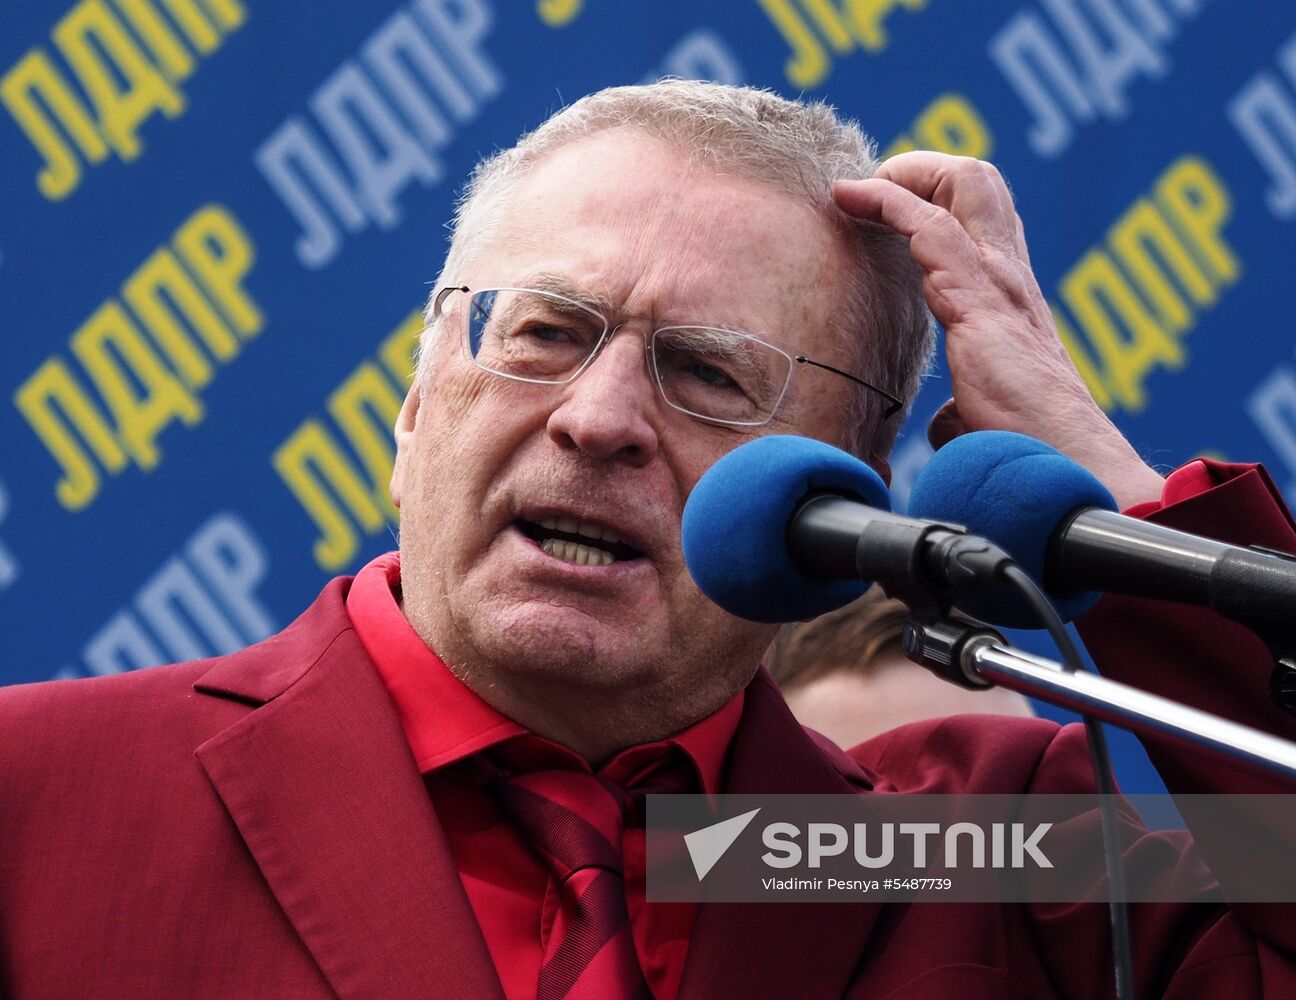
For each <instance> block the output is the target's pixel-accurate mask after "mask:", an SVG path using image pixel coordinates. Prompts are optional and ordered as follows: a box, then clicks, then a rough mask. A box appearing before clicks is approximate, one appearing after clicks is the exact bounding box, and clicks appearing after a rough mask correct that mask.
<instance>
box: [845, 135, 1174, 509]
mask: <svg viewBox="0 0 1296 1000" xmlns="http://www.w3.org/2000/svg"><path fill="white" fill-rule="evenodd" d="M834 196H835V198H836V201H837V204H838V206H839V207H840V208H841V209H842V210H843V211H844V212H846V213H847V214H849V215H851V216H853V217H855V218H858V219H863V220H867V221H870V222H876V223H880V224H882V225H885V226H888V227H890V228H891V229H894V230H896V231H897V232H899V233H901V234H903V235H904V236H907V237H908V238H909V247H910V253H911V255H912V256H913V259H914V260H915V261H916V262H917V263H918V265H919V266H920V267H921V268H922V269H923V273H924V281H923V290H924V294H925V295H926V298H927V304H928V306H929V307H930V308H931V311H932V313H933V315H935V317H936V319H937V320H938V321H939V322H940V324H941V326H943V327H944V328H945V349H946V353H947V356H948V360H949V371H950V378H951V381H952V383H953V389H954V398H953V399H952V400H950V401H949V402H947V403H946V404H945V405H944V406H942V407H941V408H940V410H939V411H938V412H937V413H936V414H935V416H934V417H933V418H932V422H931V425H930V427H929V429H928V436H929V437H930V438H931V441H932V444H933V446H935V447H940V445H942V444H944V443H945V442H946V441H948V440H950V439H951V438H954V437H957V436H958V435H959V434H962V433H965V432H967V431H974V430H1008V431H1017V432H1018V433H1021V434H1029V435H1030V436H1032V437H1035V438H1039V439H1040V440H1042V441H1045V442H1047V443H1048V444H1051V445H1052V446H1053V447H1055V448H1057V449H1058V450H1059V451H1061V452H1062V453H1063V454H1065V455H1068V456H1069V457H1070V458H1072V459H1074V460H1075V461H1077V462H1079V463H1080V464H1081V465H1083V466H1085V467H1086V468H1088V469H1089V470H1090V471H1091V472H1092V473H1093V474H1094V475H1096V476H1097V477H1098V478H1099V479H1100V480H1102V482H1103V483H1104V484H1105V485H1106V486H1107V488H1108V489H1109V490H1111V492H1112V494H1113V496H1115V498H1116V501H1117V503H1118V504H1119V505H1120V506H1121V508H1122V509H1124V508H1127V507H1129V506H1131V505H1132V504H1135V503H1138V502H1140V501H1143V500H1155V499H1156V498H1157V497H1158V496H1159V495H1160V492H1161V483H1162V480H1161V477H1160V476H1159V475H1158V474H1157V473H1156V472H1154V471H1153V470H1152V469H1151V468H1149V467H1148V466H1147V464H1146V463H1144V461H1143V460H1142V459H1141V458H1140V457H1139V455H1138V453H1137V452H1136V451H1135V450H1134V448H1133V446H1131V445H1130V443H1129V442H1128V441H1126V440H1125V438H1124V436H1123V435H1122V434H1121V432H1120V431H1119V430H1118V429H1117V428H1116V426H1115V425H1114V424H1113V423H1112V422H1111V420H1110V419H1108V417H1107V415H1106V414H1105V413H1103V411H1102V410H1101V409H1100V408H1099V406H1098V404H1097V403H1095V402H1094V400H1093V397H1092V396H1091V395H1090V394H1089V390H1088V389H1087V388H1086V386H1085V384H1084V381H1083V380H1082V379H1081V377H1080V374H1079V372H1077V371H1076V368H1075V365H1074V364H1073V363H1072V361H1071V358H1070V356H1069V355H1068V354H1067V352H1066V348H1064V347H1063V345H1062V343H1061V341H1060V340H1059V339H1058V335H1057V329H1056V327H1055V326H1054V324H1053V316H1052V314H1051V312H1050V311H1049V307H1048V303H1047V302H1046V301H1045V299H1044V295H1043V293H1042V292H1041V291H1040V287H1039V284H1038V282H1036V280H1035V276H1034V274H1033V273H1032V271H1031V266H1030V253H1029V251H1028V250H1027V247H1026V235H1025V231H1024V229H1023V227H1022V221H1021V218H1020V216H1018V214H1017V211H1016V209H1015V208H1014V206H1013V200H1012V195H1011V193H1010V192H1009V190H1008V185H1007V184H1006V183H1005V181H1004V179H1003V177H1002V176H1001V175H1000V173H999V171H998V170H996V169H995V167H994V166H992V165H991V164H989V163H985V162H983V161H981V160H975V159H972V158H970V157H960V156H948V155H945V154H943V153H932V152H912V153H902V154H900V155H899V156H895V157H893V158H891V159H889V160H887V161H886V162H885V163H883V164H882V165H881V166H880V167H879V168H878V171H877V173H876V174H875V175H874V176H873V177H872V178H870V179H868V180H854V181H840V182H838V184H837V186H836V189H835V191H834Z"/></svg>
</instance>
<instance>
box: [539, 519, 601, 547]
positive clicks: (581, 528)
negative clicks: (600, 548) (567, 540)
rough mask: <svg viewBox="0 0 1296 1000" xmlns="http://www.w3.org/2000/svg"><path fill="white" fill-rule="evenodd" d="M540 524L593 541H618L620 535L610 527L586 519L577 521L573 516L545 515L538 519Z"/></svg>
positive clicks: (552, 529)
mask: <svg viewBox="0 0 1296 1000" xmlns="http://www.w3.org/2000/svg"><path fill="white" fill-rule="evenodd" d="M540 526H541V527H542V528H548V529H549V530H550V531H563V532H566V533H567V534H569V535H584V536H585V537H586V538H593V539H594V540H595V541H598V540H599V539H602V540H603V541H605V542H619V541H621V536H620V535H618V534H617V533H616V532H615V531H613V530H612V529H611V528H604V527H603V526H602V525H598V524H593V523H590V522H586V521H577V520H576V519H575V518H574V517H545V518H541V519H540Z"/></svg>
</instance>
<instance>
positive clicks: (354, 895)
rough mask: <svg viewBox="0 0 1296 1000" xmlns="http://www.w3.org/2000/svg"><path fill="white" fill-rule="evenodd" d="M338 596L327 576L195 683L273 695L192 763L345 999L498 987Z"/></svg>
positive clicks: (491, 993) (484, 992)
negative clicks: (254, 643)
mask: <svg viewBox="0 0 1296 1000" xmlns="http://www.w3.org/2000/svg"><path fill="white" fill-rule="evenodd" d="M341 596H342V588H340V587H336V586H335V585H330V588H329V590H326V591H325V593H324V594H323V595H322V596H321V598H320V600H319V601H317V602H316V604H315V605H314V606H312V608H311V609H310V610H309V611H308V612H307V613H306V614H305V615H303V617H302V618H301V619H299V620H298V621H297V622H296V623H294V625H293V626H291V627H290V628H289V630H288V631H287V632H285V633H283V634H282V635H281V636H278V637H276V639H275V640H271V643H270V644H263V646H262V647H254V648H253V649H252V650H250V651H248V652H247V653H245V654H241V655H239V656H236V657H232V658H228V659H226V660H224V661H222V662H221V663H220V665H219V666H218V667H217V668H216V669H215V670H213V671H211V672H209V673H208V674H207V675H206V676H204V677H203V678H202V679H201V680H200V681H199V682H198V683H197V684H196V685H195V687H196V688H197V689H198V690H199V691H203V692H205V693H209V694H221V695H224V696H233V697H236V698H239V699H240V700H245V701H251V702H253V703H254V704H255V703H257V702H260V701H264V702H265V703H264V704H262V705H260V707H258V708H256V709H255V710H254V711H252V712H250V713H248V714H247V715H246V716H244V717H243V718H242V719H241V720H240V721H239V722H237V723H235V724H234V725H233V726H231V727H230V728H229V729H227V730H225V731H224V732H222V733H221V734H220V735H218V736H216V737H214V738H213V739H211V740H209V741H207V742H206V743H204V744H203V745H202V746H200V747H199V748H198V749H197V751H196V754H197V757H198V760H199V761H200V762H201V764H202V766H203V768H204V769H205V770H206V772H207V775H208V777H209V779H210V780H211V783H212V786H213V787H214V788H215V790H216V794H217V795H219V796H220V798H221V800H222V801H223V802H224V804H225V808H226V810H227V811H228V812H229V815H230V817H231V818H232V819H233V821H234V823H235V824H236V825H237V827H238V829H239V832H240V833H241V835H242V837H243V840H244V842H245V843H246V844H247V847H248V850H249V851H250V852H251V854H252V857H253V859H254V860H255V861H256V863H257V865H258V867H259V868H260V870H261V873H262V875H263V876H264V877H265V880H266V882H267V884H268V885H269V887H270V889H271V891H272V892H273V893H274V896H275V898H276V900H277V901H278V903H279V905H280V906H281V907H282V908H283V911H284V913H285V914H286V915H287V917H288V919H289V920H290V921H291V922H292V924H293V926H294V928H296V930H297V933H298V934H299V935H300V937H301V939H302V941H303V942H304V943H305V945H306V947H307V948H308V949H309V950H310V952H311V954H312V955H313V956H314V958H315V961H316V962H317V963H318V965H319V967H320V969H321V970H322V971H323V973H324V975H325V976H326V977H327V979H328V981H329V983H330V985H331V986H332V987H333V989H334V990H335V991H336V992H337V994H338V996H339V997H341V998H343V1000H361V998H378V997H382V998H401V997H411V998H413V997H418V998H420V1000H426V998H428V997H438V996H474V997H477V996H480V997H500V998H502V996H503V994H502V990H501V988H500V984H499V979H498V977H497V976H496V974H495V970H494V967H493V965H492V964H491V961H490V957H489V954H488V952H487V950H486V945H485V941H484V940H483V938H482V934H481V931H480V929H479V927H478V925H477V921H476V919H475V918H474V916H473V913H472V910H471V907H470V905H469V903H468V899H467V896H466V894H465V893H464V890H463V885H462V883H461V882H460V880H459V875H458V873H457V871H456V869H455V866H454V863H453V860H452V858H451V856H450V852H449V848H448V846H447V844H446V841H445V837H444V835H443V834H442V832H441V828H440V826H439V824H438V823H437V820H436V816H435V814H434V812H433V809H432V805H431V802H430V800H429V798H428V794H427V790H426V788H425V787H424V785H423V781H422V778H421V776H420V775H419V773H418V771H417V769H416V767H415V765H414V761H413V758H412V756H411V754H410V751H409V747H408V744H407V743H406V741H405V737H404V734H403V732H402V731H401V728H400V723H399V721H398V720H397V717H396V713H395V711H394V709H393V707H392V705H391V701H390V699H389V698H388V695H387V693H386V690H385V689H384V688H383V686H382V682H381V680H380V679H379V678H378V676H377V674H376V672H375V670H374V668H373V666H372V664H371V663H370V662H369V661H368V657H367V656H366V655H365V653H364V650H363V648H362V647H361V646H360V643H359V641H358V640H357V638H356V636H355V633H354V632H352V631H351V630H350V628H349V621H348V620H347V619H346V613H345V610H344V609H343V607H342V604H341ZM267 645H268V646H270V647H271V648H270V649H268V650H267V649H266V646H267ZM284 685H287V686H286V688H285V687H284Z"/></svg>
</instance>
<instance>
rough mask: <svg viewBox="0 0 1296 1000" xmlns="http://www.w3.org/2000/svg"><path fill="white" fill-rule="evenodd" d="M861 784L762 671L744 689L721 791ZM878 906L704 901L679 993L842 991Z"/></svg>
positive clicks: (817, 789)
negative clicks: (816, 738)
mask: <svg viewBox="0 0 1296 1000" xmlns="http://www.w3.org/2000/svg"><path fill="white" fill-rule="evenodd" d="M868 787H869V779H868V777H867V775H865V774H864V773H863V772H862V771H861V770H860V769H859V768H858V767H857V766H855V765H854V763H853V762H852V761H850V760H849V758H847V757H846V756H845V755H844V754H840V753H839V752H838V753H835V754H829V753H825V750H824V749H822V748H820V747H819V746H817V745H816V744H815V742H814V740H813V739H812V738H811V737H810V736H808V735H807V734H806V732H805V730H804V729H802V728H801V726H800V725H799V724H798V723H797V722H796V720H795V719H794V718H793V717H792V713H791V712H790V711H789V710H788V707H787V705H786V704H785V703H784V701H783V698H782V696H781V695H780V694H779V693H778V690H777V688H776V687H775V686H774V683H773V681H771V680H770V679H769V678H768V676H767V675H766V674H765V672H764V671H761V673H760V674H759V675H758V676H757V678H756V680H755V681H754V682H753V683H752V685H751V686H750V687H748V689H747V696H746V698H745V700H744V705H743V718H742V722H741V723H740V724H739V726H738V730H737V732H736V733H735V735H734V742H733V747H732V750H731V756H730V761H729V777H728V781H727V782H726V784H725V788H724V791H725V792H726V793H727V794H733V795H740V794H784V795H787V794H794V793H795V794H818V795H857V794H859V793H860V792H861V791H863V790H866V789H867V788H868ZM879 910H880V907H879V905H878V904H874V903H704V904H702V905H700V906H699V908H698V916H697V923H696V924H695V926H694V930H693V939H692V941H691V942H690V944H689V952H688V959H687V961H686V963H685V966H684V978H683V981H682V983H681V986H680V996H681V998H683V1000H694V998H698V1000H701V998H704V997H713V996H718V995H721V994H723V995H725V996H752V997H764V996H795V997H818V996H834V997H836V996H842V995H843V994H844V993H845V992H846V989H847V987H848V986H849V984H850V981H851V978H852V975H853V973H854V970H855V967H856V964H857V963H858V961H859V959H860V956H861V955H862V954H863V951H864V946H865V942H866V941H867V940H868V937H869V933H870V931H871V930H872V927H873V924H874V922H875V921H876V920H877V917H878V913H879Z"/></svg>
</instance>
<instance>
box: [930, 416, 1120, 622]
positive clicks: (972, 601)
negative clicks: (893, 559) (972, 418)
mask: <svg viewBox="0 0 1296 1000" xmlns="http://www.w3.org/2000/svg"><path fill="white" fill-rule="evenodd" d="M1082 507H1101V508H1104V509H1106V510H1115V509H1116V501H1115V500H1113V499H1112V495H1111V493H1109V492H1108V491H1107V488H1106V487H1105V486H1103V484H1102V483H1100V482H1099V481H1098V480H1097V479H1096V478H1095V477H1094V476H1093V474H1092V473H1090V472H1089V471H1088V470H1087V469H1085V468H1084V467H1083V466H1081V465H1078V464H1077V463H1075V462H1073V461H1072V460H1071V459H1069V458H1067V457H1066V456H1065V455H1063V454H1062V453H1061V452H1059V451H1057V450H1056V449H1055V448H1052V447H1050V446H1049V445H1047V444H1045V443H1044V442H1043V441H1037V440H1035V439H1034V438H1032V437H1027V436H1026V435H1024V434H1013V433H1011V432H1009V431H977V432H975V433H972V434H964V435H963V436H962V437H957V438H955V439H954V440H953V441H951V442H950V443H949V444H947V445H945V446H944V447H943V448H941V449H940V450H939V451H938V452H936V454H935V455H933V456H932V458H931V461H930V462H928V463H927V465H926V466H925V467H924V468H923V470H922V471H921V472H920V473H918V476H917V478H916V479H915V480H914V484H913V488H912V490H911V491H910V493H909V516H910V517H920V518H927V519H929V520H935V521H947V522H954V523H956V524H962V525H964V526H965V527H966V528H967V529H968V531H970V532H971V533H972V534H974V535H981V536H983V537H985V538H988V539H990V540H991V541H992V542H995V543H996V544H998V545H999V546H1000V547H1001V548H1002V549H1004V551H1006V552H1007V553H1008V554H1009V555H1010V556H1012V557H1013V559H1015V560H1016V561H1017V563H1018V565H1020V566H1021V567H1022V569H1024V570H1025V571H1026V572H1027V573H1028V574H1029V575H1030V577H1031V579H1033V580H1034V581H1035V582H1036V583H1038V584H1040V585H1041V586H1044V583H1045V579H1046V576H1045V569H1046V566H1047V564H1048V550H1049V541H1050V539H1051V537H1052V535H1053V532H1054V531H1055V530H1056V529H1057V528H1058V527H1059V526H1060V525H1061V524H1062V523H1063V522H1064V521H1065V520H1066V518H1067V516H1068V515H1070V514H1071V513H1072V512H1073V511H1075V510H1077V509H1079V508H1082ZM1046 592H1047V593H1048V596H1049V598H1050V599H1051V600H1052V601H1053V603H1054V605H1055V606H1056V607H1057V609H1058V613H1059V614H1060V615H1061V616H1062V618H1063V620H1070V619H1072V618H1074V617H1076V616H1078V615H1080V614H1083V613H1084V612H1085V611H1087V610H1089V608H1090V607H1092V606H1093V604H1094V602H1095V601H1097V600H1098V596H1099V595H1098V594H1096V593H1076V592H1068V591H1061V592H1058V591H1053V590H1048V589H1047V588H1046ZM955 606H956V607H958V608H959V609H960V610H962V611H965V612H967V613H968V614H971V615H974V616H975V617H977V618H980V619H981V620H982V621H987V622H991V623H993V624H995V625H1004V626H1007V627H1009V628H1039V627H1041V626H1042V624H1043V623H1042V622H1040V621H1039V620H1038V618H1037V617H1036V616H1035V615H1034V614H1033V613H1032V612H1031V611H1030V610H1029V609H1028V607H1027V605H1026V604H1025V602H1024V601H1022V600H1021V599H1020V598H1018V597H1017V595H1016V594H1015V593H1014V592H1012V591H1010V590H1008V589H1007V588H1004V589H1003V590H1001V591H986V592H981V593H973V594H968V595H966V596H964V597H962V598H960V599H959V600H958V601H956V602H955Z"/></svg>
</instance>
